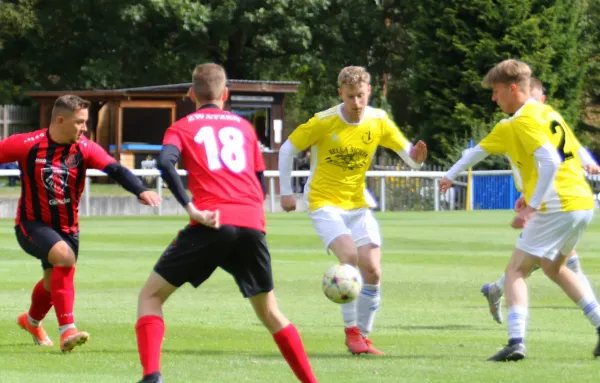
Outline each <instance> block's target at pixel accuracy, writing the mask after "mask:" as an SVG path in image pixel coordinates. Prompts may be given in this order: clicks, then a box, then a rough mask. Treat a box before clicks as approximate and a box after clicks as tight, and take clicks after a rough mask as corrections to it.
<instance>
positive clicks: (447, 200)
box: [0, 169, 600, 216]
mask: <svg viewBox="0 0 600 383" xmlns="http://www.w3.org/2000/svg"><path fill="white" fill-rule="evenodd" d="M132 172H133V173H134V174H135V175H136V176H138V177H144V178H146V179H148V178H156V192H157V193H158V194H159V195H160V196H161V197H162V194H163V181H162V178H161V177H160V173H159V171H158V170H156V169H134V170H132ZM178 173H179V175H180V176H186V175H187V172H186V171H184V170H178ZM264 174H265V178H266V179H268V195H267V211H270V212H274V211H276V210H277V209H276V204H277V203H278V195H277V194H276V189H277V188H276V179H277V178H278V177H279V172H278V171H275V170H267V171H265V173H264ZM309 174H310V173H309V171H293V172H292V177H308V176H309ZM444 174H445V172H443V171H368V172H367V180H368V181H369V180H373V181H375V183H376V186H377V187H376V188H375V193H374V194H375V197H376V198H377V199H378V203H379V206H378V209H379V210H380V211H386V210H390V208H389V206H388V205H389V204H390V203H391V202H390V201H392V203H394V201H395V200H396V199H399V198H400V197H398V198H395V194H394V195H392V196H388V195H387V194H388V193H402V192H403V190H405V189H402V188H394V187H389V184H390V183H393V182H402V181H403V182H405V183H408V184H410V185H412V186H411V191H410V193H408V192H407V193H408V194H416V197H413V198H414V199H419V200H421V201H427V204H429V205H428V206H430V208H427V209H423V208H420V207H422V205H418V206H417V208H415V207H414V205H407V206H394V207H393V209H391V210H434V211H441V210H455V209H460V210H462V209H464V208H465V206H464V196H461V195H460V193H459V192H454V193H450V192H446V193H441V191H440V186H439V180H440V179H441V178H442V177H443V176H444ZM466 174H467V173H466V172H463V173H461V176H463V177H464V176H466ZM510 174H512V173H511V171H510V170H479V171H477V170H475V171H473V176H506V175H510ZM18 175H20V171H19V170H0V177H6V176H18ZM93 177H106V174H105V173H104V172H102V171H99V170H94V169H90V170H88V171H87V174H86V180H85V189H84V195H83V199H82V206H81V207H82V210H81V211H82V214H83V215H85V216H89V215H90V206H91V204H90V198H91V196H92V195H93V193H94V191H93V190H94V186H93V185H92V183H91V179H92V178H93ZM588 180H589V181H590V183H591V184H592V187H593V189H594V190H595V193H598V192H599V191H600V175H595V176H588ZM455 184H456V185H458V186H460V187H462V189H464V186H466V183H464V182H456V183H455ZM390 197H392V198H390ZM461 204H462V205H461ZM155 213H156V214H158V215H162V208H161V207H160V206H159V207H157V208H156V209H155Z"/></svg>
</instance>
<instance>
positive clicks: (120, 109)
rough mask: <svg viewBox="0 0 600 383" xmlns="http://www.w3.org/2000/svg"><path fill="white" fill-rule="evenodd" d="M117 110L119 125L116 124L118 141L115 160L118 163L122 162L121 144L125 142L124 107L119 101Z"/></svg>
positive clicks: (116, 141) (116, 142)
mask: <svg viewBox="0 0 600 383" xmlns="http://www.w3.org/2000/svg"><path fill="white" fill-rule="evenodd" d="M116 109H117V124H116V130H117V131H116V137H115V138H116V140H115V146H116V149H115V156H114V157H115V159H116V160H117V161H121V144H122V142H123V107H122V106H121V102H120V101H117V103H116Z"/></svg>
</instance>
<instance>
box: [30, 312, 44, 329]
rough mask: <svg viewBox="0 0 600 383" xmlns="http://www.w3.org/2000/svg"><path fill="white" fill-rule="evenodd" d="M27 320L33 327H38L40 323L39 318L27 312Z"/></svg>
mask: <svg viewBox="0 0 600 383" xmlns="http://www.w3.org/2000/svg"><path fill="white" fill-rule="evenodd" d="M27 320H28V321H29V324H30V325H32V326H33V327H38V326H39V325H40V322H41V321H39V320H35V319H33V318H32V317H30V316H29V314H27Z"/></svg>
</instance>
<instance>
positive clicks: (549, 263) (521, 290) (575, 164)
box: [440, 59, 600, 361]
mask: <svg viewBox="0 0 600 383" xmlns="http://www.w3.org/2000/svg"><path fill="white" fill-rule="evenodd" d="M530 78H531V69H530V68H529V66H528V65H527V64H525V63H523V62H521V61H518V60H512V59H510V60H505V61H502V62H501V63H499V64H497V65H496V66H495V67H494V68H492V69H491V70H490V71H489V72H488V74H487V75H486V76H485V78H484V79H483V85H484V86H487V87H490V88H492V89H493V93H492V101H494V102H496V103H497V104H498V106H499V107H500V108H501V109H502V111H503V112H505V113H508V114H510V115H511V117H510V118H507V119H504V120H502V121H500V122H499V123H498V124H496V126H494V128H493V129H492V131H491V132H490V133H489V134H488V135H487V136H486V137H485V138H483V140H481V142H479V144H478V145H477V146H476V147H475V148H473V149H472V150H468V151H466V153H465V154H464V155H463V157H462V158H461V159H460V160H459V161H458V162H457V163H456V164H455V165H454V166H452V168H450V170H448V172H447V173H446V176H445V177H444V178H442V180H441V181H440V187H441V190H442V191H445V190H447V189H448V188H449V187H450V186H451V185H452V180H453V179H455V177H456V176H457V175H458V173H459V172H461V171H462V170H464V169H466V168H468V167H470V166H472V165H474V164H476V163H477V162H479V161H481V160H482V159H484V158H485V157H486V156H487V155H489V154H503V155H506V156H507V157H508V158H509V161H510V163H511V167H512V169H513V176H514V179H515V183H516V185H517V187H518V188H519V189H520V190H522V191H523V195H524V202H525V203H526V206H524V207H522V208H521V209H520V210H519V212H518V214H517V216H516V217H515V218H514V220H513V222H512V227H514V228H523V231H522V233H521V236H520V238H519V239H518V240H517V244H516V246H515V249H514V251H513V254H512V258H511V260H510V262H509V264H508V266H507V267H506V280H505V296H506V302H507V306H508V316H507V329H508V337H509V341H508V344H507V345H506V346H505V347H504V348H502V349H501V350H500V351H498V352H497V353H496V354H494V355H493V356H491V357H490V358H488V360H489V361H508V360H512V361H515V360H520V359H523V358H524V357H525V354H526V349H525V344H524V338H525V329H526V326H527V317H528V314H529V313H528V311H529V310H528V297H527V284H526V283H525V278H526V277H527V275H529V273H530V272H531V270H532V269H533V267H534V266H535V265H541V267H542V269H543V270H544V273H545V274H546V275H547V276H548V277H549V278H550V279H551V280H553V281H554V282H555V283H556V284H558V285H559V286H560V287H561V288H562V289H563V290H564V291H565V293H566V294H567V295H568V296H569V298H571V299H572V300H573V302H575V303H576V304H577V305H578V306H579V307H580V308H581V310H582V311H583V312H584V314H585V316H586V317H587V318H588V320H589V321H590V323H591V324H592V325H593V326H594V327H595V328H596V329H597V332H598V334H600V307H599V306H598V302H597V301H596V297H595V296H594V294H593V293H592V292H591V291H590V290H589V289H586V288H585V287H584V286H583V284H582V283H581V281H580V280H579V278H578V277H577V275H576V274H575V273H574V272H573V271H572V270H570V269H569V268H567V267H566V265H565V262H566V259H567V257H568V256H569V254H570V253H571V251H572V250H574V249H575V247H576V245H577V243H578V242H579V240H580V238H581V236H582V235H583V233H584V231H585V229H586V228H587V226H588V225H589V223H590V222H591V220H592V217H593V214H594V211H593V209H594V199H593V196H592V191H591V189H590V186H589V184H588V183H587V181H586V179H585V176H584V172H583V168H582V163H581V161H580V159H579V158H578V155H577V152H578V151H579V149H580V148H581V144H580V143H579V141H578V140H577V138H576V137H575V135H574V134H573V132H572V131H571V129H570V128H569V126H568V125H567V124H566V122H565V121H564V120H563V118H562V117H561V115H560V114H559V113H558V112H557V111H555V110H554V109H552V107H550V106H548V105H545V104H543V103H540V102H538V101H536V100H534V99H532V98H531V97H530ZM595 169H597V166H596V167H595ZM593 354H594V356H600V341H599V342H598V345H597V346H596V349H595V350H594V352H593Z"/></svg>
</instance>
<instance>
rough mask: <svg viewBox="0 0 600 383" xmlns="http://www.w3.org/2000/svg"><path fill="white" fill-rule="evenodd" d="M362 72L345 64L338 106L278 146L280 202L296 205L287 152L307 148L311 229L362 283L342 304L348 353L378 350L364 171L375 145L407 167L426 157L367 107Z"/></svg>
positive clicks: (374, 256) (376, 275)
mask: <svg viewBox="0 0 600 383" xmlns="http://www.w3.org/2000/svg"><path fill="white" fill-rule="evenodd" d="M370 81H371V78H370V75H369V73H368V72H367V71H366V70H365V69H364V68H362V67H356V66H349V67H346V68H344V69H342V71H341V72H340V74H339V76H338V86H339V89H338V93H339V96H340V97H341V99H342V101H343V103H342V104H339V105H337V106H334V107H333V108H331V109H328V110H325V111H323V112H320V113H317V114H315V115H314V117H313V118H311V119H310V120H309V121H308V122H306V123H305V124H302V125H300V126H298V127H297V128H296V130H295V131H294V132H293V133H292V134H291V135H290V136H289V139H288V140H287V141H286V142H285V143H284V144H283V145H282V146H281V148H280V151H279V177H280V188H281V206H282V207H283V209H284V210H285V211H292V210H295V208H296V200H295V198H294V196H293V195H292V188H291V182H290V174H291V171H292V159H293V157H294V155H295V154H296V153H297V152H299V151H302V150H305V149H306V148H308V147H311V157H312V159H311V168H310V169H311V175H310V177H309V179H308V181H307V182H306V185H305V188H304V194H305V197H306V198H307V200H308V208H309V211H310V212H309V216H310V218H311V220H312V223H313V226H314V228H315V231H316V232H317V234H318V235H319V237H320V238H321V240H322V241H323V244H324V245H325V247H326V248H327V249H328V250H331V251H332V252H333V253H334V254H335V255H336V256H337V257H338V259H339V261H340V262H341V263H347V264H351V265H357V266H358V268H359V269H360V271H361V274H362V277H363V281H364V284H363V288H362V290H361V293H360V294H359V296H358V298H357V300H356V301H354V302H350V303H346V304H344V305H342V317H343V319H344V324H345V333H346V345H347V347H348V349H349V350H350V352H352V353H353V354H361V353H370V354H376V355H383V352H381V351H379V350H377V349H376V348H375V347H373V344H372V342H371V340H369V339H368V338H367V337H368V335H369V333H370V332H371V330H372V327H373V321H374V319H375V313H376V311H377V309H378V308H379V303H380V293H379V282H380V278H381V253H380V246H381V235H380V233H379V224H378V223H377V221H376V220H375V217H374V216H373V214H372V212H371V210H370V209H369V203H368V202H367V199H366V197H365V196H366V193H365V191H366V189H365V173H366V171H367V170H368V169H369V166H370V165H371V160H372V158H373V155H374V153H375V150H376V149H377V146H379V145H382V146H385V147H387V148H390V149H392V150H393V151H395V152H396V153H398V155H399V156H400V157H401V158H402V159H403V160H404V161H405V162H406V163H407V164H409V165H410V166H411V167H413V168H419V167H421V166H422V163H423V161H425V159H426V157H427V146H426V145H425V143H423V142H422V141H419V142H418V143H417V144H416V145H414V146H413V145H412V144H411V143H410V142H409V141H408V140H407V139H406V138H405V137H404V135H403V134H402V132H400V130H399V129H398V127H397V126H396V124H395V123H394V122H393V121H392V120H391V119H390V118H389V116H388V115H387V113H386V112H385V111H383V110H381V109H375V108H372V107H370V106H368V105H367V104H368V101H369V95H370V94H371V85H370Z"/></svg>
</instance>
